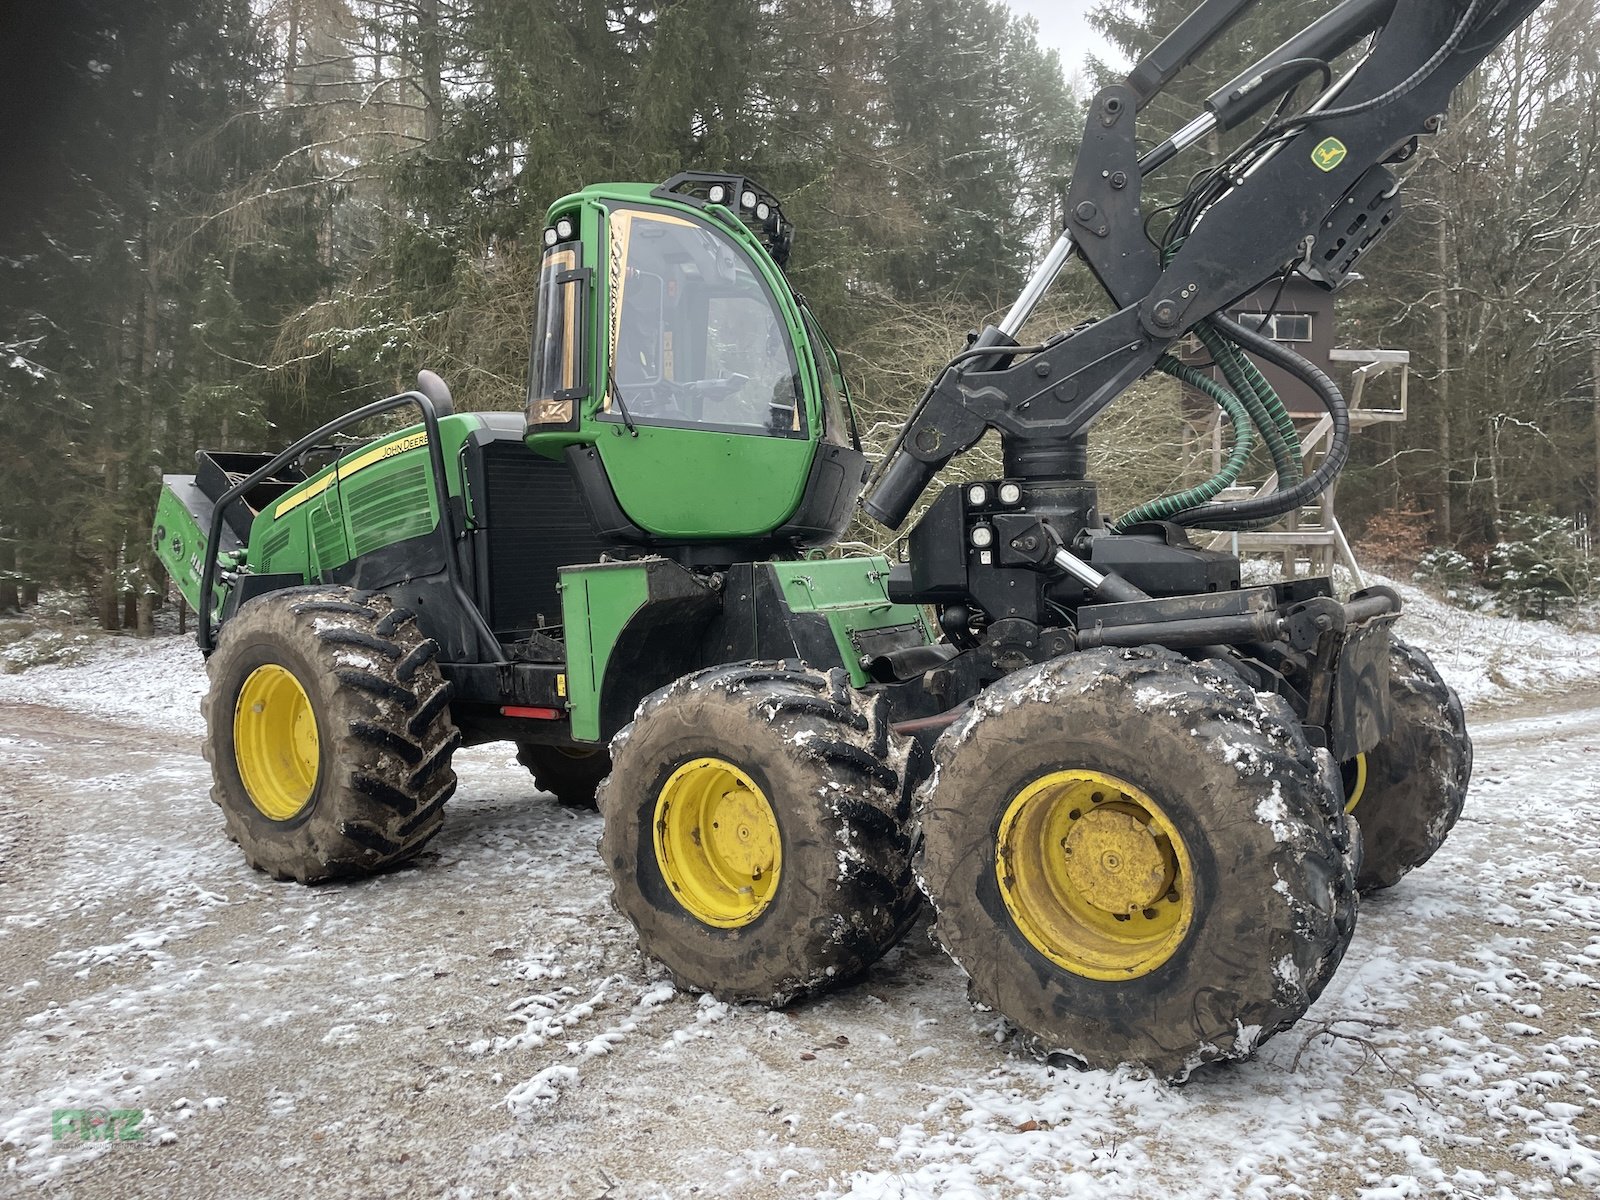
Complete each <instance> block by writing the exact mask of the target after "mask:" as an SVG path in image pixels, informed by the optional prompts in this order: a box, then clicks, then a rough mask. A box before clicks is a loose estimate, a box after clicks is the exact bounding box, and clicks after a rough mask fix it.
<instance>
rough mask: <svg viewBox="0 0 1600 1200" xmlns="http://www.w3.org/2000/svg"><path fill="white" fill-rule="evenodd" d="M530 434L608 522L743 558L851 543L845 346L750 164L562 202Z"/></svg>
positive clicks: (625, 541)
mask: <svg viewBox="0 0 1600 1200" xmlns="http://www.w3.org/2000/svg"><path fill="white" fill-rule="evenodd" d="M551 216H552V221H551V224H550V225H549V227H548V228H546V230H545V234H544V238H545V244H546V249H545V252H544V260H543V263H542V265H541V268H540V272H539V297H538V306H537V313H536V316H535V329H534V343H533V354H532V364H531V369H530V371H529V395H528V445H529V446H531V447H532V448H533V449H534V450H535V451H536V452H538V453H540V454H543V455H547V456H549V457H563V458H564V459H565V460H566V462H567V464H568V466H569V468H570V469H571V471H572V473H573V477H574V479H575V480H576V481H577V483H578V486H579V487H580V489H581V491H582V494H583V497H584V501H585V503H586V504H587V506H588V512H589V516H590V519H591V522H592V524H593V527H594V529H595V531H596V532H597V534H598V535H599V536H600V537H602V538H606V539H610V540H612V541H614V542H616V543H618V544H619V545H626V546H632V547H642V548H649V549H654V550H661V551H663V552H669V553H670V555H671V556H672V557H674V558H676V559H678V560H679V561H682V562H694V563H714V562H718V561H721V562H724V563H731V562H736V561H740V560H742V559H749V558H758V557H764V556H766V555H768V554H772V553H779V554H782V553H787V552H793V551H795V550H798V549H800V548H803V547H807V546H813V545H820V544H825V543H828V542H831V541H833V540H834V539H836V538H837V537H838V536H839V534H840V533H841V532H842V531H843V529H844V527H845V525H846V524H847V523H848V522H849V520H850V516H851V514H852V512H853V511H854V507H855V502H856V498H857V496H858V495H859V494H860V490H861V486H862V484H863V483H864V482H865V479H866V459H865V457H864V456H863V455H862V453H861V449H860V446H859V444H858V443H857V441H856V439H855V436H854V433H853V430H852V427H851V424H850V420H849V416H848V408H847V401H846V399H845V396H844V383H843V379H842V377H841V376H840V373H839V367H838V363H837V361H836V360H835V358H834V355H833V351H832V348H831V347H830V346H829V344H828V342H827V339H826V338H825V337H824V336H823V334H822V332H821V330H820V328H819V327H818V326H817V324H816V322H815V320H814V319H813V318H812V317H811V315H810V313H809V312H808V311H807V310H806V308H805V306H804V303H803V301H801V300H800V299H799V298H798V297H797V296H796V295H795V293H794V292H793V291H791V290H790V288H789V286H788V284H787V283H786V281H785V280H784V277H783V271H782V268H783V265H784V263H785V262H786V261H787V259H788V255H789V249H790V246H791V244H792V242H793V238H794V231H793V227H792V226H791V225H790V224H789V222H788V221H787V219H786V218H785V217H784V216H783V215H782V210H781V208H780V207H779V204H778V201H777V199H776V198H775V197H773V196H772V195H771V194H769V193H768V192H767V191H766V190H765V189H763V188H761V187H760V186H759V185H757V184H755V183H753V182H752V181H750V180H748V179H744V178H742V177H739V176H721V175H704V174H690V175H680V176H677V177H676V178H674V179H672V180H669V181H668V182H667V183H666V184H664V185H662V186H661V187H656V188H651V187H646V186H643V185H634V184H620V185H617V184H613V185H603V186H600V187H592V188H587V189H585V190H584V191H582V192H580V193H578V194H577V195H575V196H571V197H568V198H566V199H564V200H560V201H557V203H556V204H555V206H554V207H553V208H552V210H551Z"/></svg>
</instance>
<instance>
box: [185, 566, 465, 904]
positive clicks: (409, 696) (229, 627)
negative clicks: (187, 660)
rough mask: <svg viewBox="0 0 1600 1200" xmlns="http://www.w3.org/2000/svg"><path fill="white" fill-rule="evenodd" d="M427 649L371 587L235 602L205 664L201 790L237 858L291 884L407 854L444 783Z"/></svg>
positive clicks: (432, 651) (436, 820)
mask: <svg viewBox="0 0 1600 1200" xmlns="http://www.w3.org/2000/svg"><path fill="white" fill-rule="evenodd" d="M437 653H438V646H437V645H436V644H435V643H434V642H433V641H432V640H431V639H430V638H427V637H424V636H423V634H422V633H421V631H420V630H419V629H418V628H417V626H416V622H415V619H414V618H413V616H412V614H411V613H410V612H408V611H406V610H405V609H401V608H397V607H395V605H394V603H393V602H392V601H391V600H390V598H389V597H388V596H386V595H383V594H382V593H372V592H356V591H354V590H353V589H350V588H345V587H332V586H320V587H306V588H287V589H284V590H283V591H278V592H272V593H269V594H268V595H265V596H261V597H258V598H257V599H255V600H252V601H250V602H249V603H248V604H246V605H244V606H243V607H242V608H241V609H240V610H239V612H238V614H237V615H236V616H234V617H233V618H232V619H231V620H229V621H228V622H227V623H226V624H224V625H223V627H222V632H221V634H220V636H219V638H218V641H217V648H216V651H215V652H214V653H213V654H212V655H211V657H210V659H209V660H208V661H207V663H206V671H207V674H208V676H209V677H210V689H209V690H208V691H207V693H206V697H205V700H204V702H203V704H202V709H203V712H204V715H205V720H206V739H205V755H206V758H207V760H208V761H210V763H211V769H212V779H213V784H212V789H211V798H212V800H213V801H214V802H215V803H216V804H217V805H218V806H219V807H220V808H221V809H222V813H223V818H224V821H225V822H226V825H227V831H228V834H229V836H230V837H232V838H233V839H234V840H235V841H237V842H238V843H239V847H240V849H241V850H243V851H244V854H245V858H246V859H247V860H248V861H249V863H250V864H251V865H252V866H254V867H256V868H257V869H258V870H261V871H264V872H266V873H267V874H269V875H271V876H272V877H273V878H275V879H295V880H298V881H299V882H301V883H320V882H323V881H325V880H331V879H340V878H348V877H352V876H359V875H368V874H372V873H373V872H376V871H381V870H384V869H386V868H388V867H392V866H395V865H397V864H398V863H401V862H404V861H405V860H407V859H409V858H410V857H412V856H413V855H414V854H416V853H417V851H418V850H420V849H421V848H422V847H423V846H424V845H425V844H426V843H427V842H428V840H429V839H430V838H432V837H433V835H434V834H435V833H437V832H438V831H439V826H440V824H441V822H442V820H443V813H442V810H443V808H444V804H445V801H446V800H448V799H449V798H450V796H451V794H452V793H453V792H454V791H455V786H456V777H455V772H454V771H453V770H452V769H451V767H450V759H451V755H452V754H453V753H454V751H455V749H456V747H457V746H458V745H460V742H461V735H460V733H459V732H458V731H457V729H456V727H455V725H454V723H453V722H452V721H451V720H450V708H449V704H450V685H449V684H448V683H446V682H445V681H444V679H443V678H442V677H441V676H440V674H439V668H438V666H437V664H436V663H435V661H434V660H435V657H436V655H437Z"/></svg>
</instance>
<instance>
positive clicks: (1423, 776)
mask: <svg viewBox="0 0 1600 1200" xmlns="http://www.w3.org/2000/svg"><path fill="white" fill-rule="evenodd" d="M1389 698H1390V701H1391V702H1392V703H1393V705H1394V729H1393V730H1392V731H1391V733H1390V734H1389V736H1388V737H1387V738H1385V739H1384V740H1383V741H1382V742H1380V743H1379V744H1378V745H1377V746H1376V747H1374V748H1373V749H1372V750H1369V751H1368V752H1367V756H1366V767H1367V772H1366V784H1365V787H1364V788H1363V790H1362V792H1361V794H1360V796H1359V797H1358V798H1357V800H1356V804H1355V807H1354V809H1353V810H1352V813H1353V815H1354V816H1355V818H1356V820H1357V821H1359V822H1360V823H1361V830H1362V833H1363V835H1364V838H1365V843H1366V846H1365V851H1366V861H1365V864H1364V866H1363V868H1362V870H1361V874H1360V875H1359V877H1358V882H1359V884H1360V887H1361V890H1362V891H1363V892H1373V891H1378V890H1380V889H1382V888H1387V887H1393V886H1394V885H1395V884H1396V883H1399V882H1400V879H1401V877H1402V876H1404V875H1405V874H1406V873H1407V872H1409V871H1412V870H1414V869H1416V868H1417V867H1420V866H1421V865H1422V864H1423V863H1425V862H1427V861H1428V860H1429V859H1430V858H1432V857H1433V855H1434V852H1435V851H1436V850H1438V849H1439V847H1440V846H1442V845H1444V840H1445V838H1446V837H1447V836H1448V835H1449V833H1450V830H1451V829H1452V828H1453V827H1454V826H1455V823H1456V820H1457V818H1459V817H1460V816H1461V808H1462V805H1463V804H1465V803H1466V798H1467V784H1468V783H1469V781H1470V780H1471V778H1472V739H1471V738H1470V737H1469V736H1468V735H1467V722H1466V717H1465V716H1464V715H1463V713H1462V711H1461V700H1460V698H1459V697H1457V696H1456V694H1455V691H1454V690H1453V689H1452V688H1451V687H1450V686H1449V685H1448V684H1446V683H1445V681H1444V680H1443V679H1441V678H1440V677H1439V672H1438V671H1437V670H1435V669H1434V665H1433V663H1432V662H1431V661H1430V660H1429V658H1428V656H1427V655H1426V654H1424V653H1423V652H1422V651H1421V650H1418V649H1417V648H1416V647H1414V646H1410V645H1407V644H1406V643H1405V642H1402V641H1400V640H1399V639H1398V638H1391V640H1390V652H1389Z"/></svg>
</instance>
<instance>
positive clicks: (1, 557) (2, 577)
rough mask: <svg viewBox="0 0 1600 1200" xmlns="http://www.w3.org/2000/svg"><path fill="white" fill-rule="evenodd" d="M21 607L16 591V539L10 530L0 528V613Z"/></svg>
mask: <svg viewBox="0 0 1600 1200" xmlns="http://www.w3.org/2000/svg"><path fill="white" fill-rule="evenodd" d="M21 607H22V596H21V594H20V593H19V592H18V591H17V541H16V535H15V533H14V532H13V531H12V530H9V529H0V613H6V612H16V611H17V610H18V609H19V608H21Z"/></svg>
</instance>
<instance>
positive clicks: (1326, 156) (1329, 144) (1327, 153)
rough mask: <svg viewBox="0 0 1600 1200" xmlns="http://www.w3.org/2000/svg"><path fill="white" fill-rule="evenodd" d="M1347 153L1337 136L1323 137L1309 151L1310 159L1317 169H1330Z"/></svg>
mask: <svg viewBox="0 0 1600 1200" xmlns="http://www.w3.org/2000/svg"><path fill="white" fill-rule="evenodd" d="M1349 153H1350V151H1349V150H1348V149H1346V148H1345V144H1344V143H1343V142H1341V141H1340V140H1339V139H1338V138H1336V137H1331V138H1323V139H1322V141H1320V142H1318V143H1317V148H1316V149H1315V150H1313V151H1312V152H1311V161H1312V162H1313V163H1315V164H1316V166H1317V169H1318V170H1319V171H1331V170H1333V169H1334V168H1335V167H1337V166H1338V165H1339V164H1340V163H1342V162H1343V161H1344V157H1345V155H1347V154H1349Z"/></svg>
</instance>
